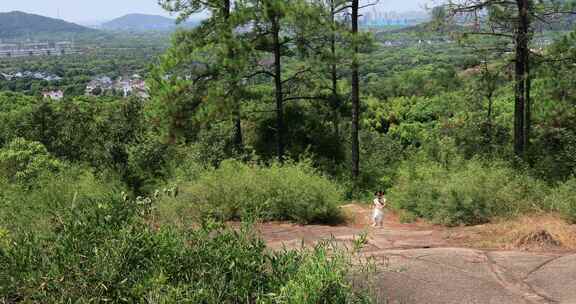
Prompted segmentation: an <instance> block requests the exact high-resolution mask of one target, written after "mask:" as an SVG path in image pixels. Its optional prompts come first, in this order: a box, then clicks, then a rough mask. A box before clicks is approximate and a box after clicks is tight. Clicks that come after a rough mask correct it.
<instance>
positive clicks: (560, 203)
mask: <svg viewBox="0 0 576 304" xmlns="http://www.w3.org/2000/svg"><path fill="white" fill-rule="evenodd" d="M575 194H576V178H574V177H572V178H570V179H569V180H567V181H566V182H564V183H562V184H560V185H559V186H558V187H557V188H556V189H554V190H553V191H552V192H551V193H550V195H548V196H547V197H546V205H549V206H552V208H553V209H554V210H558V211H560V213H561V214H562V216H564V218H566V220H567V221H569V222H570V223H572V224H576V195H575Z"/></svg>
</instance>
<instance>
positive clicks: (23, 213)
mask: <svg viewBox="0 0 576 304" xmlns="http://www.w3.org/2000/svg"><path fill="white" fill-rule="evenodd" d="M123 189H124V187H123V186H122V184H121V183H120V182H119V181H118V180H117V179H115V178H114V177H110V176H109V177H105V176H103V175H101V176H100V178H98V177H96V176H95V175H94V174H93V173H92V172H91V170H89V169H86V168H83V167H77V166H66V167H64V168H61V170H59V171H58V172H55V173H51V172H48V171H44V172H41V174H39V175H38V177H37V178H36V179H35V180H34V182H33V187H26V189H23V187H22V185H19V184H14V183H10V182H8V181H7V180H4V179H2V178H0V222H1V223H2V227H4V228H6V229H8V230H9V231H11V232H12V234H22V233H26V232H27V231H34V232H35V233H36V234H42V235H44V234H46V233H48V232H49V231H50V226H51V225H52V221H53V220H58V219H57V218H53V215H54V214H56V213H58V212H60V211H61V210H63V209H65V208H67V207H69V206H70V205H74V204H75V202H76V201H78V200H99V199H102V198H103V197H105V196H106V195H107V193H108V192H109V191H112V190H115V191H121V190H123Z"/></svg>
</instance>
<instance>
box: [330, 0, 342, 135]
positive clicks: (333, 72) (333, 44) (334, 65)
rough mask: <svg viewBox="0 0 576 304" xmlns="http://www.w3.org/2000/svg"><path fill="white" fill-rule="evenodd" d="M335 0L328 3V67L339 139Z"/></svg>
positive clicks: (334, 122) (336, 130) (335, 130)
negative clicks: (329, 61)
mask: <svg viewBox="0 0 576 304" xmlns="http://www.w3.org/2000/svg"><path fill="white" fill-rule="evenodd" d="M334 1H335V0H332V1H331V2H330V16H331V18H332V19H331V23H332V33H331V34H330V53H331V54H330V55H331V56H332V58H331V61H332V62H331V67H330V78H331V80H332V109H333V111H334V113H333V114H332V115H333V117H332V119H333V124H334V136H335V137H336V138H340V95H339V94H338V65H337V63H336V3H335V2H334Z"/></svg>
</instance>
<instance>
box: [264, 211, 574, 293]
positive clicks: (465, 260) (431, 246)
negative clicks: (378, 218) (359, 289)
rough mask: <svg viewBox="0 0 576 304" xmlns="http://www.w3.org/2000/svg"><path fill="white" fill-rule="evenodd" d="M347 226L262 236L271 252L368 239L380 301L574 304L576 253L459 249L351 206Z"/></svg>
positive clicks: (285, 228) (283, 227)
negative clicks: (373, 222) (377, 222)
mask: <svg viewBox="0 0 576 304" xmlns="http://www.w3.org/2000/svg"><path fill="white" fill-rule="evenodd" d="M344 209H345V210H346V213H347V214H351V215H352V220H351V223H350V224H347V225H343V226H320V225H310V226H301V225H294V224H285V223H266V224H262V225H261V226H260V231H261V233H262V236H263V237H264V239H266V241H267V243H268V246H269V247H270V248H273V249H281V248H283V247H287V248H299V247H301V246H302V245H305V246H310V245H313V244H315V243H316V242H318V241H319V240H324V239H331V238H333V239H334V240H335V241H336V242H339V243H348V242H350V241H351V240H353V239H354V238H355V237H356V236H358V235H359V234H362V233H367V236H368V244H367V246H366V247H365V249H364V251H363V253H362V255H364V256H365V257H372V258H374V259H375V261H376V262H377V265H379V270H378V274H377V278H376V282H377V284H376V292H375V296H376V298H377V300H378V302H379V303H403V304H410V303H418V304H424V303H426V304H428V303H430V304H436V303H438V304H451V303H454V304H472V303H474V304H476V303H478V304H496V303H502V304H516V303H519V304H521V303H528V304H530V303H534V304H540V303H566V304H576V253H574V252H539V253H534V252H532V253H531V252H525V251H522V252H521V251H496V250H480V249H474V248H458V247H460V246H457V244H454V242H453V241H451V240H450V239H447V238H446V229H445V228H441V227H438V226H434V225H429V224H425V223H415V224H400V223H399V221H398V219H397V218H396V216H395V215H393V214H387V215H386V218H385V224H384V228H383V229H374V228H369V227H368V226H369V225H367V224H368V219H369V214H370V210H369V209H367V208H365V207H360V206H356V205H348V206H345V207H344Z"/></svg>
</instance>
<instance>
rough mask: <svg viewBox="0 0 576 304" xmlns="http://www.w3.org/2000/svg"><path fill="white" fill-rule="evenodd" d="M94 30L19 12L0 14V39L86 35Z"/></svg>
mask: <svg viewBox="0 0 576 304" xmlns="http://www.w3.org/2000/svg"><path fill="white" fill-rule="evenodd" d="M94 31H95V30H93V29H90V28H87V27H84V26H81V25H78V24H75V23H71V22H67V21H64V20H60V19H54V18H49V17H45V16H40V15H35V14H28V13H24V12H20V11H13V12H8V13H0V38H15V37H19V36H26V35H39V34H66V33H76V34H77V33H87V32H94Z"/></svg>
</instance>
